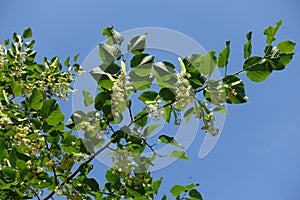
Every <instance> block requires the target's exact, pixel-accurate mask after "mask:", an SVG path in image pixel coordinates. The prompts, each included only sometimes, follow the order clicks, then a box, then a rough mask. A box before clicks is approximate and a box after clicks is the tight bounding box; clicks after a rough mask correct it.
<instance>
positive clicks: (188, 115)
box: [184, 107, 195, 121]
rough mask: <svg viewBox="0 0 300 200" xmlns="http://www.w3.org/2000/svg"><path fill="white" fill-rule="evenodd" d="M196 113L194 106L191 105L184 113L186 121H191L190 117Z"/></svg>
mask: <svg viewBox="0 0 300 200" xmlns="http://www.w3.org/2000/svg"><path fill="white" fill-rule="evenodd" d="M194 113H195V108H194V107H191V108H189V109H188V110H187V111H185V113H184V119H185V121H189V119H190V118H191V117H192V116H193V114H194Z"/></svg>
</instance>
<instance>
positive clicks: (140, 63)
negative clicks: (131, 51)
mask: <svg viewBox="0 0 300 200" xmlns="http://www.w3.org/2000/svg"><path fill="white" fill-rule="evenodd" d="M153 61H154V57H153V56H151V55H149V54H137V55H135V56H134V57H133V58H132V59H131V60H130V66H131V68H134V69H132V70H133V71H134V72H135V74H137V75H138V76H141V77H145V76H149V75H150V73H151V71H152V64H153Z"/></svg>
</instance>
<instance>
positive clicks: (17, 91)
mask: <svg viewBox="0 0 300 200" xmlns="http://www.w3.org/2000/svg"><path fill="white" fill-rule="evenodd" d="M10 84H11V85H10V87H11V90H12V92H13V94H14V97H18V96H20V95H21V94H22V92H21V87H20V84H19V83H18V82H16V81H15V80H14V79H12V80H11V82H10Z"/></svg>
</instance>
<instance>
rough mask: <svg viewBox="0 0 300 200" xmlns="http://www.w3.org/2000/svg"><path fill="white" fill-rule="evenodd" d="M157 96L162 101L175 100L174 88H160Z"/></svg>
mask: <svg viewBox="0 0 300 200" xmlns="http://www.w3.org/2000/svg"><path fill="white" fill-rule="evenodd" d="M159 96H160V97H161V98H162V99H163V100H164V101H175V100H176V93H175V90H173V89H170V88H162V89H160V91H159Z"/></svg>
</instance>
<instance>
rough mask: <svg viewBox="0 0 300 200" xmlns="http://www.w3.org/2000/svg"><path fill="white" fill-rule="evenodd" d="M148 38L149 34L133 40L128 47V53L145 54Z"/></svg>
mask: <svg viewBox="0 0 300 200" xmlns="http://www.w3.org/2000/svg"><path fill="white" fill-rule="evenodd" d="M146 36H147V33H145V34H144V35H141V36H136V37H134V38H132V39H131V40H130V41H129V43H128V45H127V51H128V52H132V53H134V54H139V53H141V52H143V51H144V49H145V48H146Z"/></svg>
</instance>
